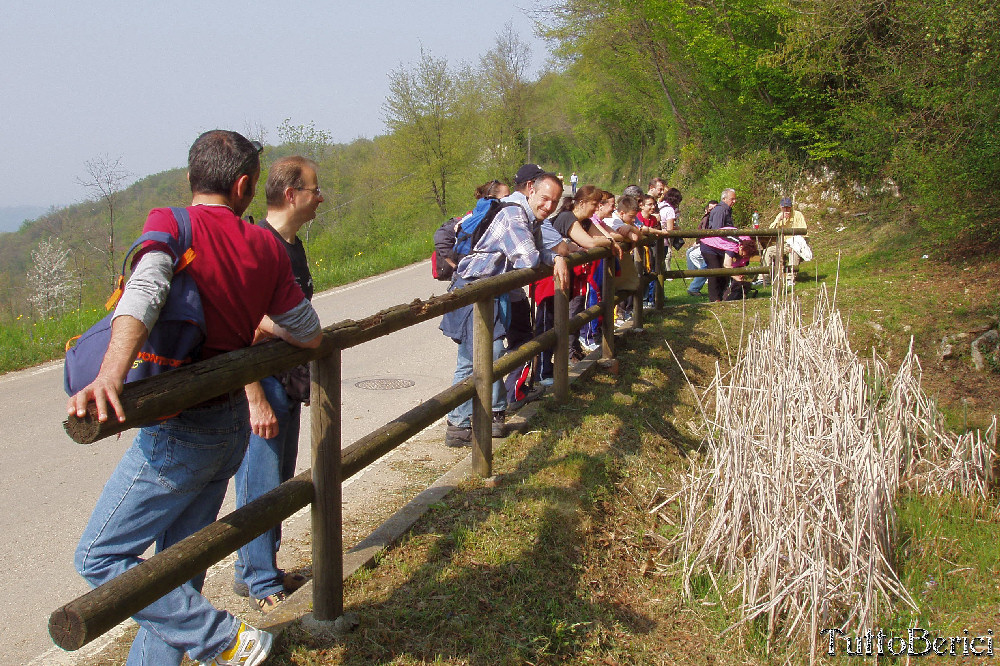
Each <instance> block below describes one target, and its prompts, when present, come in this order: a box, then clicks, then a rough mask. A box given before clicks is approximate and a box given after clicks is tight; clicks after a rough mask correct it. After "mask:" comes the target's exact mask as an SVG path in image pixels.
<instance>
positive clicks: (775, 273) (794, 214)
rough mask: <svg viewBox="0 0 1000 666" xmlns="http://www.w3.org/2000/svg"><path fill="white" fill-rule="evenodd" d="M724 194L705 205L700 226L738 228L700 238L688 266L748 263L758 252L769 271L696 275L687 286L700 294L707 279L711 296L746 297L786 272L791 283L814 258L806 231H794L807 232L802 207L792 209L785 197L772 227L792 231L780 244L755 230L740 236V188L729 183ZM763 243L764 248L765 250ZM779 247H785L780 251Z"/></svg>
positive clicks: (717, 228) (762, 263)
mask: <svg viewBox="0 0 1000 666" xmlns="http://www.w3.org/2000/svg"><path fill="white" fill-rule="evenodd" d="M719 199H720V201H715V200H714V199H713V200H711V201H709V202H708V204H707V205H706V206H705V212H704V215H703V217H702V220H701V223H700V224H699V228H701V229H713V230H725V229H732V230H733V234H732V235H729V236H717V237H709V238H702V239H699V241H698V243H696V244H695V245H694V246H693V247H691V248H689V249H688V251H687V267H688V269H689V270H699V269H705V268H740V267H744V266H747V265H748V264H749V263H750V260H751V259H752V258H753V257H755V256H760V257H761V265H762V266H763V267H764V268H766V269H767V271H765V272H764V273H763V274H762V275H761V276H760V277H759V278H757V279H756V280H753V281H751V280H750V279H749V278H748V276H745V275H734V276H732V277H729V276H719V277H709V278H705V277H696V278H694V279H692V280H691V284H690V285H689V286H688V288H687V290H688V294H690V295H692V296H699V295H701V289H702V287H704V286H705V283H706V282H707V283H708V297H709V300H710V301H721V300H727V299H730V300H738V299H740V298H744V297H745V296H746V294H747V293H748V292H749V291H750V290H751V289H752V287H753V286H767V285H770V284H771V282H772V281H773V280H775V279H780V277H781V275H782V274H783V275H784V279H785V281H786V283H787V284H792V283H793V282H794V281H795V276H796V274H797V273H798V269H799V264H800V263H801V262H802V261H808V260H809V259H811V258H812V252H811V249H810V248H809V245H808V244H807V243H806V241H805V238H804V237H803V236H802V235H795V233H796V232H797V233H804V232H805V231H806V220H805V216H804V215H803V214H802V212H801V211H798V210H792V199H791V197H782V198H781V201H780V207H781V210H780V211H779V212H778V214H777V215H776V216H775V218H774V221H773V222H772V223H771V225H770V227H769V228H770V229H784V230H787V231H789V232H790V233H789V235H788V236H785V237H784V238H783V245H781V246H779V245H778V243H777V242H775V241H774V240H773V239H770V240H767V241H765V242H763V243H759V242H758V241H757V240H756V239H754V238H751V237H750V236H741V235H739V234H738V233H737V229H736V226H735V225H734V223H733V204H735V203H736V191H735V190H733V189H732V188H726V189H725V190H723V191H722V195H721V196H720V197H719ZM754 216H755V218H756V216H757V214H756V213H755V214H754ZM755 226H756V225H755ZM762 245H763V246H764V252H763V254H762V255H761V253H760V248H761V246H762ZM779 250H782V252H780V253H779Z"/></svg>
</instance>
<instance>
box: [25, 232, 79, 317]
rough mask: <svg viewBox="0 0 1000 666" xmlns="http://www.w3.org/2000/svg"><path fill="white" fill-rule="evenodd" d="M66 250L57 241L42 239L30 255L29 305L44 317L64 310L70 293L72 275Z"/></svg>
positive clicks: (59, 241)
mask: <svg viewBox="0 0 1000 666" xmlns="http://www.w3.org/2000/svg"><path fill="white" fill-rule="evenodd" d="M68 262H69V250H68V249H67V248H66V246H65V245H64V244H63V242H62V241H61V240H59V239H58V238H43V239H42V240H41V241H39V243H38V248H37V249H35V250H33V251H32V252H31V268H30V269H29V270H28V275H27V287H28V302H29V303H30V304H31V305H32V307H34V308H35V311H36V312H38V314H40V315H41V316H43V317H47V316H49V315H55V314H60V313H62V312H63V310H65V308H66V303H67V302H68V301H69V297H70V294H71V293H72V291H73V274H72V273H71V271H70V270H69V268H68V266H67V264H68Z"/></svg>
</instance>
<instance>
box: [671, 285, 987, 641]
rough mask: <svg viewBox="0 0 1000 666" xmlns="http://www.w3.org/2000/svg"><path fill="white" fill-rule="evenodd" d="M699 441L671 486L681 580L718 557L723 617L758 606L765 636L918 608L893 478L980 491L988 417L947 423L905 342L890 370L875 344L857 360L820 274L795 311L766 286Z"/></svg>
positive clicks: (854, 624) (935, 488) (719, 380)
mask: <svg viewBox="0 0 1000 666" xmlns="http://www.w3.org/2000/svg"><path fill="white" fill-rule="evenodd" d="M713 390H714V394H715V413H714V416H713V417H709V416H708V415H707V414H704V416H705V420H706V426H707V427H706V432H707V435H706V438H705V442H704V444H705V447H704V448H705V450H704V454H703V456H701V457H700V459H699V460H698V461H697V462H696V463H694V464H693V466H692V468H691V469H690V470H689V471H688V472H687V473H686V475H685V478H684V480H683V484H682V489H681V490H680V492H679V493H677V494H676V495H674V496H673V497H671V498H670V499H668V500H666V501H665V502H662V503H660V504H659V506H657V507H655V508H654V509H653V510H652V512H651V513H654V514H660V515H663V514H662V509H663V508H664V507H665V506H666V505H668V504H673V503H674V502H677V503H679V510H680V526H681V531H680V533H679V536H678V537H677V539H678V543H677V546H678V552H679V555H680V562H681V564H682V566H683V575H684V578H683V581H684V589H685V592H686V593H687V594H688V595H690V594H691V593H692V580H693V578H694V577H695V576H699V575H702V574H707V575H708V576H709V577H711V580H712V582H713V585H715V586H716V587H717V588H718V578H717V577H716V573H718V572H721V573H723V574H724V575H725V576H726V577H727V580H730V581H732V587H731V589H729V590H720V592H723V593H729V594H731V593H736V592H738V593H739V597H740V606H739V613H740V616H741V619H740V620H739V621H738V622H737V623H736V624H734V625H733V626H731V627H729V629H727V630H726V631H729V630H730V629H733V628H735V627H737V626H739V625H741V624H743V623H745V622H747V621H750V620H752V619H754V618H759V617H761V618H762V617H766V626H767V629H766V631H767V637H768V640H769V641H770V640H771V639H772V638H773V637H775V636H776V635H777V634H778V633H779V632H780V633H782V634H784V635H785V636H786V637H787V638H791V637H792V636H794V635H795V634H796V633H797V632H801V631H803V630H805V629H808V631H809V636H810V641H809V642H810V647H811V653H812V654H815V653H816V638H817V636H818V634H819V631H821V630H822V629H825V628H829V627H832V626H839V627H841V628H842V629H844V630H845V631H847V630H848V629H851V628H861V629H864V628H868V627H871V626H873V625H874V623H875V620H876V617H877V616H878V614H879V610H880V607H881V606H882V605H883V604H885V603H888V602H890V601H891V600H894V599H899V600H901V601H902V602H903V603H905V604H907V605H909V606H910V607H913V608H914V609H915V608H916V605H915V603H914V601H913V599H912V598H911V597H910V595H909V593H908V592H907V590H906V588H905V587H904V586H903V584H902V583H901V581H900V580H899V577H898V576H897V575H896V573H895V571H894V570H893V562H892V553H893V548H892V544H893V539H894V536H895V531H896V514H895V511H894V508H893V500H894V498H895V496H896V493H897V492H898V491H899V489H900V488H913V489H916V490H919V491H921V492H941V491H945V490H949V491H959V492H963V493H979V494H985V493H986V492H987V490H988V488H989V485H990V481H991V479H990V472H991V470H992V467H993V458H994V455H995V454H994V451H993V444H995V441H996V419H994V422H993V425H992V426H991V427H990V429H989V430H988V431H987V435H986V436H985V437H984V436H981V435H980V434H979V433H975V434H970V435H963V436H961V437H956V436H954V435H952V434H949V433H947V432H946V431H945V428H944V424H943V420H942V417H941V416H940V414H939V413H938V412H937V410H936V409H935V406H934V404H933V403H932V402H931V401H930V400H928V399H927V397H926V396H924V395H923V393H922V391H921V388H920V365H919V362H918V360H917V358H916V356H915V355H914V354H913V348H912V343H911V346H910V351H909V352H908V354H907V355H906V358H905V359H904V360H903V363H902V365H901V366H900V368H899V371H898V372H897V373H896V374H895V375H891V374H890V373H889V371H888V369H887V367H886V364H885V363H884V362H883V361H882V360H881V359H879V358H878V357H877V356H875V355H874V354H873V356H872V358H871V359H868V360H867V361H865V362H862V359H861V358H859V357H858V355H857V354H855V353H854V352H853V351H852V350H851V348H850V345H849V343H848V339H847V332H846V329H845V326H844V324H843V322H842V320H841V317H840V314H839V312H838V311H837V310H836V308H835V307H834V305H833V304H832V303H831V301H830V299H829V297H828V295H827V293H826V291H825V290H821V291H820V293H819V294H818V296H817V299H816V304H815V308H814V312H813V317H812V321H811V322H809V323H805V322H804V321H803V318H802V314H801V312H800V303H799V301H798V299H796V298H794V297H791V296H784V295H778V296H775V297H774V299H773V303H772V309H771V317H770V322H769V324H768V326H767V327H766V328H763V327H761V326H760V325H759V324H755V325H754V330H753V331H752V332H751V333H750V335H749V336H748V337H747V339H746V342H745V344H743V345H742V347H741V349H739V350H738V352H737V358H736V360H735V363H734V364H733V367H732V369H731V370H730V371H729V372H728V373H725V374H723V373H722V372H721V371H720V370H719V369H718V366H717V368H716V375H715V380H714V382H713V384H712V386H711V387H710V388H709V391H713Z"/></svg>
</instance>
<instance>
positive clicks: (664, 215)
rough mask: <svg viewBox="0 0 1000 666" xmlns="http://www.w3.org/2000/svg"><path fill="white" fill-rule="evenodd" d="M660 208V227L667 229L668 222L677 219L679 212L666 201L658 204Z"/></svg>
mask: <svg viewBox="0 0 1000 666" xmlns="http://www.w3.org/2000/svg"><path fill="white" fill-rule="evenodd" d="M658 207H659V209H660V227H661V228H663V229H666V228H667V221H668V220H676V219H677V211H675V210H674V207H673V206H671V205H670V204H668V203H667V202H666V201H661V202H660V203H659V204H658Z"/></svg>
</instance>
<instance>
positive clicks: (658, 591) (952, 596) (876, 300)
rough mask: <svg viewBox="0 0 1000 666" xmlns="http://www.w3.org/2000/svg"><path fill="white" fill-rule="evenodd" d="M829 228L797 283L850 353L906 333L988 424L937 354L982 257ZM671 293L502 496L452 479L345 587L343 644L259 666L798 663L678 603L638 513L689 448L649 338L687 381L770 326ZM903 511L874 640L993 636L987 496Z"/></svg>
mask: <svg viewBox="0 0 1000 666" xmlns="http://www.w3.org/2000/svg"><path fill="white" fill-rule="evenodd" d="M824 226H825V227H826V228H824ZM840 227H841V225H839V224H837V223H836V222H834V221H827V222H826V224H825V225H824V224H817V225H816V229H815V231H814V232H813V235H812V239H811V241H812V244H813V246H814V248H815V249H816V250H817V256H818V260H817V262H816V263H814V264H807V265H806V266H805V267H804V270H803V273H804V274H803V276H802V277H803V278H804V277H805V274H806V273H808V274H809V275H811V276H812V278H813V280H814V281H816V280H820V281H826V282H828V283H829V284H831V285H832V284H833V283H834V281H835V280H837V275H838V273H837V270H838V265H839V267H840V268H839V270H840V273H839V283H838V286H837V290H838V292H837V297H838V305H839V307H840V308H841V310H842V311H844V312H845V313H846V314H848V315H849V317H850V335H851V338H852V344H853V346H854V348H855V349H858V350H864V349H868V348H874V349H875V350H876V352H877V353H878V354H880V355H881V356H883V357H885V358H887V359H889V361H890V365H892V361H893V359H896V360H898V359H899V358H900V357H901V356H902V354H903V352H905V348H906V346H907V345H908V344H909V341H910V337H911V336H913V337H914V338H915V346H916V349H917V351H918V353H919V354H920V355H921V357H922V359H923V369H924V388H925V390H926V391H927V392H928V393H930V394H932V395H936V396H937V397H938V399H939V401H940V404H941V406H942V407H943V408H944V410H945V412H946V414H947V415H948V416H949V419H950V422H951V423H952V425H953V427H957V428H958V429H961V427H962V426H963V424H964V425H969V426H984V425H985V424H986V422H987V420H988V418H989V416H990V415H991V414H992V413H994V412H995V411H996V407H997V404H996V399H995V396H996V395H997V389H998V388H1000V381H998V376H997V375H996V374H995V373H993V372H985V373H981V372H976V371H974V370H973V369H972V368H971V364H970V363H969V360H968V355H967V354H962V353H959V354H956V355H955V356H954V357H953V358H950V359H944V360H939V359H938V358H937V357H936V354H935V351H936V349H937V347H938V343H939V341H940V339H941V336H942V335H946V334H953V333H956V332H961V331H964V330H967V329H969V328H974V327H978V326H980V325H981V324H982V323H983V322H984V321H988V320H989V318H990V317H992V316H993V315H994V313H996V312H997V309H998V308H997V305H998V303H997V296H996V294H997V293H1000V292H998V291H997V286H1000V285H998V279H997V277H996V270H995V268H996V263H995V262H992V261H989V260H988V259H986V258H978V259H970V260H963V261H961V262H957V263H952V264H947V263H941V262H938V261H935V260H933V259H924V258H923V254H925V252H924V248H921V247H920V245H919V243H918V242H915V241H913V239H912V238H910V237H909V236H907V235H906V234H905V230H904V231H900V230H895V232H893V230H889V229H886V228H881V229H877V228H874V227H867V226H862V225H855V226H854V227H852V228H850V229H847V228H846V227H844V228H840ZM838 229H840V230H839V231H838ZM683 288H684V283H683V281H680V280H675V281H672V282H669V283H667V293H668V296H669V297H670V303H671V304H672V305H674V307H671V308H669V309H668V310H666V311H665V312H664V313H663V314H661V315H654V316H653V317H651V322H650V323H649V325H648V326H647V330H646V331H645V332H644V333H643V334H641V335H636V336H633V337H631V338H630V339H629V340H628V343H627V345H626V346H625V348H624V349H622V350H621V351H620V353H619V359H620V374H618V375H608V374H605V375H598V376H596V377H595V378H594V379H593V380H592V381H591V382H590V383H589V384H587V385H586V386H583V387H577V392H576V393H575V394H574V396H573V399H572V401H571V403H570V404H568V405H566V406H563V407H557V406H555V405H552V404H547V405H546V406H545V408H544V409H543V410H541V412H540V416H539V419H538V421H537V423H536V425H535V426H534V427H535V428H536V429H535V430H533V431H531V432H529V433H527V434H525V435H523V436H515V437H512V438H511V439H510V440H509V441H508V442H507V444H506V446H505V447H504V448H503V449H501V450H500V451H499V452H498V453H497V456H496V460H495V470H496V471H497V472H498V473H499V474H501V475H502V477H501V483H500V485H499V486H498V487H496V488H493V487H486V486H485V485H484V484H483V483H482V482H481V481H478V480H475V479H471V480H469V481H467V482H466V483H465V484H464V485H463V486H462V487H461V488H460V490H459V491H458V492H455V493H453V494H452V495H450V496H449V497H448V498H447V499H446V500H445V501H444V502H442V503H440V504H439V505H438V506H436V507H435V508H434V510H433V511H431V512H430V513H428V514H427V515H426V516H425V517H424V518H423V519H422V520H421V521H420V522H419V523H418V524H417V525H416V526H415V528H414V529H413V530H412V531H411V533H410V534H409V535H408V536H407V538H406V539H405V540H404V541H403V542H402V543H400V544H399V545H398V546H396V547H394V548H392V549H391V550H389V551H388V552H386V553H385V554H384V556H383V557H382V558H381V559H380V561H379V563H378V565H377V566H376V567H374V568H373V569H371V570H368V571H365V572H363V573H362V574H361V575H358V576H356V577H354V579H352V580H351V581H350V582H349V584H348V588H347V593H346V598H345V605H346V609H347V610H348V611H353V612H355V613H357V614H358V615H359V616H360V618H361V626H360V628H359V629H358V630H357V631H356V632H355V633H353V634H350V635H348V636H346V637H344V638H343V639H341V640H329V639H322V638H318V637H317V636H314V635H311V634H309V633H307V632H306V631H304V630H302V629H301V628H293V629H292V630H291V631H290V632H289V633H288V634H286V635H285V637H284V638H283V640H282V642H281V645H280V646H279V648H278V650H277V652H276V654H275V656H274V657H273V658H272V661H271V662H269V663H272V662H273V663H274V664H361V663H364V664H369V663H376V664H418V663H440V664H521V663H531V664H543V663H546V664H548V663H568V664H577V663H579V664H584V663H603V664H661V663H662V664H667V663H671V664H672V663H698V664H705V663H741V664H747V663H750V664H754V663H768V662H771V661H786V660H787V661H790V662H792V663H804V662H806V661H808V656H807V655H805V654H804V653H803V652H802V650H801V649H800V648H798V647H797V645H796V643H795V642H794V640H793V642H792V643H789V644H776V645H768V643H767V640H766V637H765V635H764V631H763V629H762V628H761V627H760V626H758V625H754V624H751V625H750V626H748V627H746V628H744V629H741V630H740V631H739V632H734V633H732V634H726V635H724V636H723V635H722V631H723V630H724V629H725V628H726V627H727V626H729V625H730V624H732V622H733V621H734V620H735V619H736V618H735V617H733V616H732V614H731V611H730V610H729V609H730V608H731V607H732V604H730V603H729V602H730V600H728V599H726V598H725V597H721V598H720V597H719V596H717V594H716V593H715V592H714V591H713V589H714V588H713V586H712V585H711V582H710V581H709V580H707V579H706V580H703V581H699V582H698V584H697V585H696V588H695V595H694V598H693V599H685V598H682V596H681V594H680V584H679V576H678V574H677V571H676V570H675V568H674V567H672V566H670V565H669V564H664V563H669V560H670V557H669V555H670V553H669V552H664V542H665V538H666V537H668V536H670V530H671V528H670V525H669V522H665V521H663V520H661V519H660V518H659V517H657V516H650V515H649V514H648V511H649V509H650V508H651V507H652V506H655V504H656V502H655V501H654V500H655V499H656V498H658V497H659V498H662V496H663V492H664V491H663V490H662V489H665V488H670V487H672V485H673V483H674V481H673V479H674V478H675V475H676V474H678V473H681V471H682V470H683V467H684V458H685V456H686V455H687V454H688V453H689V452H690V451H691V450H692V449H694V448H695V447H697V444H698V441H699V437H698V434H697V433H698V427H699V426H698V419H697V415H696V411H695V407H694V403H693V399H692V396H691V394H690V392H689V391H688V389H687V387H686V384H685V381H684V377H683V376H682V374H681V372H680V370H679V368H678V366H677V364H676V363H675V361H674V359H673V358H672V356H671V354H670V352H669V351H667V349H666V347H665V345H664V342H665V341H666V342H669V343H670V345H671V346H672V347H673V349H674V350H675V351H676V352H677V354H678V357H679V360H680V362H681V364H682V365H683V367H684V369H685V371H686V372H687V375H688V376H689V377H690V378H691V379H692V380H693V381H694V382H695V383H696V384H699V383H703V382H704V381H707V380H706V379H704V378H707V377H710V376H711V374H712V373H711V370H712V368H713V367H714V364H715V363H716V362H720V363H723V364H724V365H725V364H726V363H727V357H728V354H729V350H732V351H733V352H735V349H736V348H737V346H738V344H739V338H740V335H741V331H742V330H744V327H746V321H747V318H752V317H755V316H758V317H766V316H768V313H767V307H768V301H767V300H766V299H761V300H757V301H752V302H747V303H746V304H738V303H737V304H725V305H719V306H713V307H711V308H709V307H703V306H701V305H700V304H698V303H697V301H698V299H694V298H691V297H689V296H687V294H686V293H683V291H682V290H683ZM797 289H798V291H799V292H800V293H803V294H804V296H805V297H806V298H807V299H808V296H809V292H810V290H811V289H813V286H811V285H810V283H809V281H807V280H805V279H802V280H801V281H800V284H799V287H798V288H797ZM943 295H946V297H945V296H943ZM942 315H947V316H942ZM899 513H900V521H899V525H900V529H899V536H898V538H897V541H896V543H897V560H898V561H897V563H896V564H897V566H898V567H899V569H900V571H901V575H902V577H903V580H904V582H905V583H906V585H907V588H908V589H909V591H910V593H911V594H912V595H913V596H914V598H916V599H918V601H919V603H920V607H921V608H920V611H919V612H917V613H910V612H909V611H907V612H901V611H896V612H893V611H890V613H889V614H888V615H887V616H886V617H885V618H884V628H886V629H887V630H889V629H902V628H905V627H908V626H913V625H914V624H917V625H919V626H923V627H925V628H928V629H930V630H931V631H932V632H934V633H937V634H939V635H944V636H950V635H960V634H961V632H962V630H964V629H968V630H969V631H970V632H972V633H975V632H977V631H978V632H980V633H982V632H985V630H986V629H991V628H994V627H991V626H990V623H991V622H995V621H996V609H997V607H998V603H1000V593H998V589H997V586H996V582H995V581H996V574H997V573H998V569H1000V566H998V564H997V562H998V561H1000V550H998V547H997V543H996V540H995V539H992V538H988V537H987V538H984V537H985V536H986V535H988V534H990V533H991V532H993V531H995V530H996V528H997V523H998V516H997V512H996V510H995V507H994V503H993V502H986V501H974V500H967V499H962V498H956V497H943V498H927V497H920V496H915V495H909V496H905V497H903V498H902V499H901V500H900V502H899ZM667 518H668V519H669V516H667ZM722 589H725V586H724V585H722ZM820 658H821V661H822V660H824V657H823V656H822V655H820ZM845 659H847V658H846V657H842V656H841V657H837V658H834V659H833V660H832V662H833V663H839V662H841V661H844V660H845Z"/></svg>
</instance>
